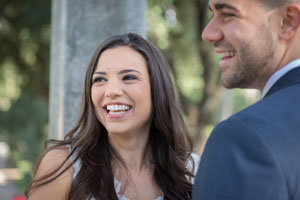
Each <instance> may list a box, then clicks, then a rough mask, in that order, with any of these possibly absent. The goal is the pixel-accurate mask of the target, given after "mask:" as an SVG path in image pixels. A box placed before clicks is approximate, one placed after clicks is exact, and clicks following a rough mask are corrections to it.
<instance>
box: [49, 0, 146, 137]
mask: <svg viewBox="0 0 300 200" xmlns="http://www.w3.org/2000/svg"><path fill="white" fill-rule="evenodd" d="M145 15H146V0H52V24H51V28H52V32H51V34H52V38H51V59H50V109H49V118H50V123H49V128H50V130H49V138H53V139H62V138H63V137H64V135H65V134H66V132H68V131H69V130H70V129H71V128H72V127H73V126H74V124H75V122H76V120H77V118H78V111H79V108H80V106H79V105H80V101H81V93H82V89H83V81H84V75H85V71H86V68H87V65H88V61H89V59H90V57H91V56H92V53H93V51H94V50H95V49H96V47H97V46H98V45H99V44H100V43H101V42H102V41H103V40H104V39H106V38H107V37H109V36H110V35H114V34H123V33H126V32H134V33H138V34H140V35H142V36H145V35H146V16H145Z"/></svg>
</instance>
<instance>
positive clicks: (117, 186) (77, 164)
mask: <svg viewBox="0 0 300 200" xmlns="http://www.w3.org/2000/svg"><path fill="white" fill-rule="evenodd" d="M71 151H72V149H71V148H70V147H69V152H70V153H71ZM77 155H78V151H77V150H75V151H74V153H73V154H72V155H71V156H70V160H71V161H72V162H74V161H75V159H76V157H77ZM191 157H192V160H189V161H188V163H187V166H186V167H187V169H188V170H190V171H192V172H193V174H195V175H196V172H197V171H198V167H199V162H200V156H199V155H197V154H195V153H191ZM193 161H194V163H195V166H194V170H193V163H192V162H193ZM73 168H74V174H73V180H74V179H75V178H76V176H77V174H78V172H79V170H80V168H81V161H80V159H77V160H76V161H75V162H74V163H73ZM191 182H192V183H194V178H192V179H191ZM114 186H115V191H116V193H117V196H118V199H119V200H130V199H129V198H127V197H126V196H125V195H122V194H119V193H120V191H121V182H120V181H119V180H118V179H116V178H114ZM90 200H95V198H91V199H90ZM155 200H163V196H159V197H157V198H156V199H155Z"/></svg>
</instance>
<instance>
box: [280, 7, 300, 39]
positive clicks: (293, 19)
mask: <svg viewBox="0 0 300 200" xmlns="http://www.w3.org/2000/svg"><path fill="white" fill-rule="evenodd" d="M281 14H282V15H281V27H280V30H279V37H280V39H282V40H290V39H292V38H293V37H294V36H295V35H296V33H297V31H298V29H299V27H300V5H299V4H297V3H291V4H288V5H286V6H284V7H283V8H282V10H281Z"/></svg>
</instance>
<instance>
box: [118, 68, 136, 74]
mask: <svg viewBox="0 0 300 200" xmlns="http://www.w3.org/2000/svg"><path fill="white" fill-rule="evenodd" d="M129 72H137V73H139V74H142V73H141V72H139V71H137V70H134V69H124V70H122V71H120V72H119V73H118V74H125V73H129Z"/></svg>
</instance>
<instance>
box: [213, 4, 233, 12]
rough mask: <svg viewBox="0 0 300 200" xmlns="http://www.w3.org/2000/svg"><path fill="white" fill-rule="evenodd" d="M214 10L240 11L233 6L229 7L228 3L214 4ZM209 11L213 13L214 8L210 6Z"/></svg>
mask: <svg viewBox="0 0 300 200" xmlns="http://www.w3.org/2000/svg"><path fill="white" fill-rule="evenodd" d="M214 8H215V9H216V10H222V9H229V10H234V11H238V10H237V9H236V8H235V7H233V6H231V5H228V4H226V3H216V4H214ZM208 9H209V10H210V11H212V8H211V7H210V6H209V7H208Z"/></svg>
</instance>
